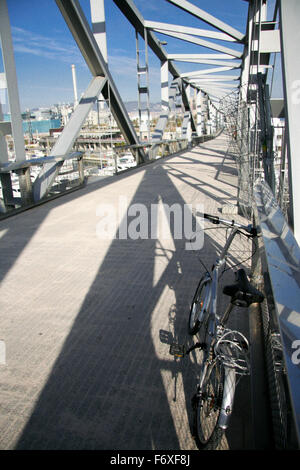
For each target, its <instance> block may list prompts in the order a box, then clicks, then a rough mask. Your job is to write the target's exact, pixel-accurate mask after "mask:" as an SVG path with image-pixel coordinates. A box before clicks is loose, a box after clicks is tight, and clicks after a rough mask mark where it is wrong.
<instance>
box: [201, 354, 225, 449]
mask: <svg viewBox="0 0 300 470" xmlns="http://www.w3.org/2000/svg"><path fill="white" fill-rule="evenodd" d="M224 377H225V374H224V367H223V365H222V363H221V362H220V361H219V360H217V359H215V360H214V362H213V363H212V364H210V365H209V367H208V368H207V371H206V375H205V378H204V382H203V387H202V390H201V391H200V393H198V394H197V395H196V397H195V400H194V407H195V425H194V428H195V429H194V431H195V438H196V442H197V445H198V447H199V449H203V450H204V449H206V450H209V449H211V450H213V449H216V448H217V447H218V445H219V443H220V442H221V439H222V436H223V434H224V430H223V429H222V428H220V427H219V426H218V420H219V416H220V412H221V406H222V400H223V390H224Z"/></svg>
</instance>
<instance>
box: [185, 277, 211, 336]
mask: <svg viewBox="0 0 300 470" xmlns="http://www.w3.org/2000/svg"><path fill="white" fill-rule="evenodd" d="M207 283H208V282H205V281H204V277H202V278H201V279H200V281H199V284H198V286H197V289H196V291H195V294H194V297H193V300H192V305H191V308H190V314H189V321H188V332H189V334H190V335H195V334H196V333H198V331H199V329H200V324H201V322H200V321H199V307H200V309H201V308H202V307H203V306H204V303H205V294H206V292H205V290H204V287H205V286H206V285H207Z"/></svg>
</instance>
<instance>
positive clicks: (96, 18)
mask: <svg viewBox="0 0 300 470" xmlns="http://www.w3.org/2000/svg"><path fill="white" fill-rule="evenodd" d="M90 6H91V19H92V31H93V35H94V38H95V40H96V43H97V44H98V47H99V49H100V51H101V54H102V56H103V59H104V60H105V62H106V63H107V42H106V27H105V10H104V0H90Z"/></svg>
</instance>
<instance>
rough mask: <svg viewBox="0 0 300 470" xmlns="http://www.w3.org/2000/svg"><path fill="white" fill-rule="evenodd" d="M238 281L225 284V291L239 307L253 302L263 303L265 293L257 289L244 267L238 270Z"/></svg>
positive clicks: (247, 305)
mask: <svg viewBox="0 0 300 470" xmlns="http://www.w3.org/2000/svg"><path fill="white" fill-rule="evenodd" d="M236 278H237V282H236V283H235V284H231V285H229V286H225V287H224V289H223V293H224V294H225V295H229V296H230V297H231V302H232V303H233V304H234V305H237V306H239V307H249V305H251V304H253V303H256V302H258V303H261V302H262V301H263V300H264V295H263V294H262V293H261V292H260V291H259V290H257V289H256V288H255V287H254V286H252V284H251V283H250V282H249V281H248V278H247V274H246V272H245V270H244V269H239V270H238V271H237V272H236Z"/></svg>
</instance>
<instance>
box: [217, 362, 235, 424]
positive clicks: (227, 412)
mask: <svg viewBox="0 0 300 470" xmlns="http://www.w3.org/2000/svg"><path fill="white" fill-rule="evenodd" d="M224 373H225V377H224V390H223V399H222V407H221V412H220V416H219V420H218V426H219V427H220V428H222V429H227V427H228V423H229V418H230V416H231V413H232V409H233V400H234V394H235V385H236V383H235V369H233V368H231V367H226V366H225V367H224Z"/></svg>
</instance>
